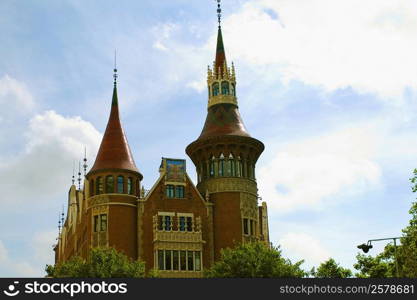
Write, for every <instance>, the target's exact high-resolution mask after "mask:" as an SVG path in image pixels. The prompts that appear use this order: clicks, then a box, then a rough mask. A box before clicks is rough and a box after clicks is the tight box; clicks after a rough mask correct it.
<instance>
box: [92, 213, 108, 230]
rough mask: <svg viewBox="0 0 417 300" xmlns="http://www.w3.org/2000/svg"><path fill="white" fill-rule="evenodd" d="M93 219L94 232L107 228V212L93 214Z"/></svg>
mask: <svg viewBox="0 0 417 300" xmlns="http://www.w3.org/2000/svg"><path fill="white" fill-rule="evenodd" d="M93 220H94V224H93V228H94V232H101V231H106V230H107V214H101V215H95V216H94V219H93Z"/></svg>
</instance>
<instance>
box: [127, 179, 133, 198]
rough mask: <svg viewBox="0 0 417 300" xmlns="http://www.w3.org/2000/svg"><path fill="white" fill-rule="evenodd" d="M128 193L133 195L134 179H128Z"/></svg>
mask: <svg viewBox="0 0 417 300" xmlns="http://www.w3.org/2000/svg"><path fill="white" fill-rule="evenodd" d="M127 193H128V194H129V195H132V194H133V187H132V177H128V178H127Z"/></svg>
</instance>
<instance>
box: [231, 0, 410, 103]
mask: <svg viewBox="0 0 417 300" xmlns="http://www.w3.org/2000/svg"><path fill="white" fill-rule="evenodd" d="M416 20H417V2H416V1H413V0H407V1H406V0H403V1H400V0H369V1H361V0H350V1H335V0H317V1H308V0H296V1H294V0H283V1H275V0H259V1H251V2H248V3H246V4H244V5H243V7H242V9H241V10H240V11H239V12H237V13H235V14H232V15H229V16H228V17H227V16H226V18H225V20H224V21H223V23H224V25H223V32H224V36H225V40H226V41H227V52H228V53H229V54H231V55H233V56H234V57H235V58H237V59H238V60H241V61H244V62H247V63H248V65H251V66H252V67H254V68H257V67H259V66H262V65H270V64H274V65H276V69H275V72H276V74H277V75H276V76H277V77H278V76H279V75H278V74H281V76H282V77H283V79H284V80H287V81H288V80H292V79H297V80H300V81H303V82H304V83H306V84H309V85H317V86H321V87H322V88H324V89H325V90H327V91H333V90H336V89H339V88H344V87H348V86H351V87H353V88H354V89H355V90H356V91H358V92H361V93H368V92H371V93H376V94H378V95H379V96H381V97H383V98H386V97H398V96H401V95H402V93H403V91H404V88H406V87H412V88H417V81H416V80H415V79H416V78H417V57H416V55H415V53H416V52H417V21H416ZM277 79H278V78H277Z"/></svg>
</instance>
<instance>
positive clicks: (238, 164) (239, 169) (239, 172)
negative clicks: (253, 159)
mask: <svg viewBox="0 0 417 300" xmlns="http://www.w3.org/2000/svg"><path fill="white" fill-rule="evenodd" d="M236 176H237V177H241V176H242V162H241V161H240V158H239V157H238V160H237V161H236Z"/></svg>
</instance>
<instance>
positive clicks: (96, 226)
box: [94, 216, 100, 232]
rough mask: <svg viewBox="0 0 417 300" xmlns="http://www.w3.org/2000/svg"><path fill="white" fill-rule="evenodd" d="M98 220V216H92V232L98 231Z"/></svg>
mask: <svg viewBox="0 0 417 300" xmlns="http://www.w3.org/2000/svg"><path fill="white" fill-rule="evenodd" d="M98 226H99V222H98V216H94V232H98V231H99V229H100V228H99V227H98Z"/></svg>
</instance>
